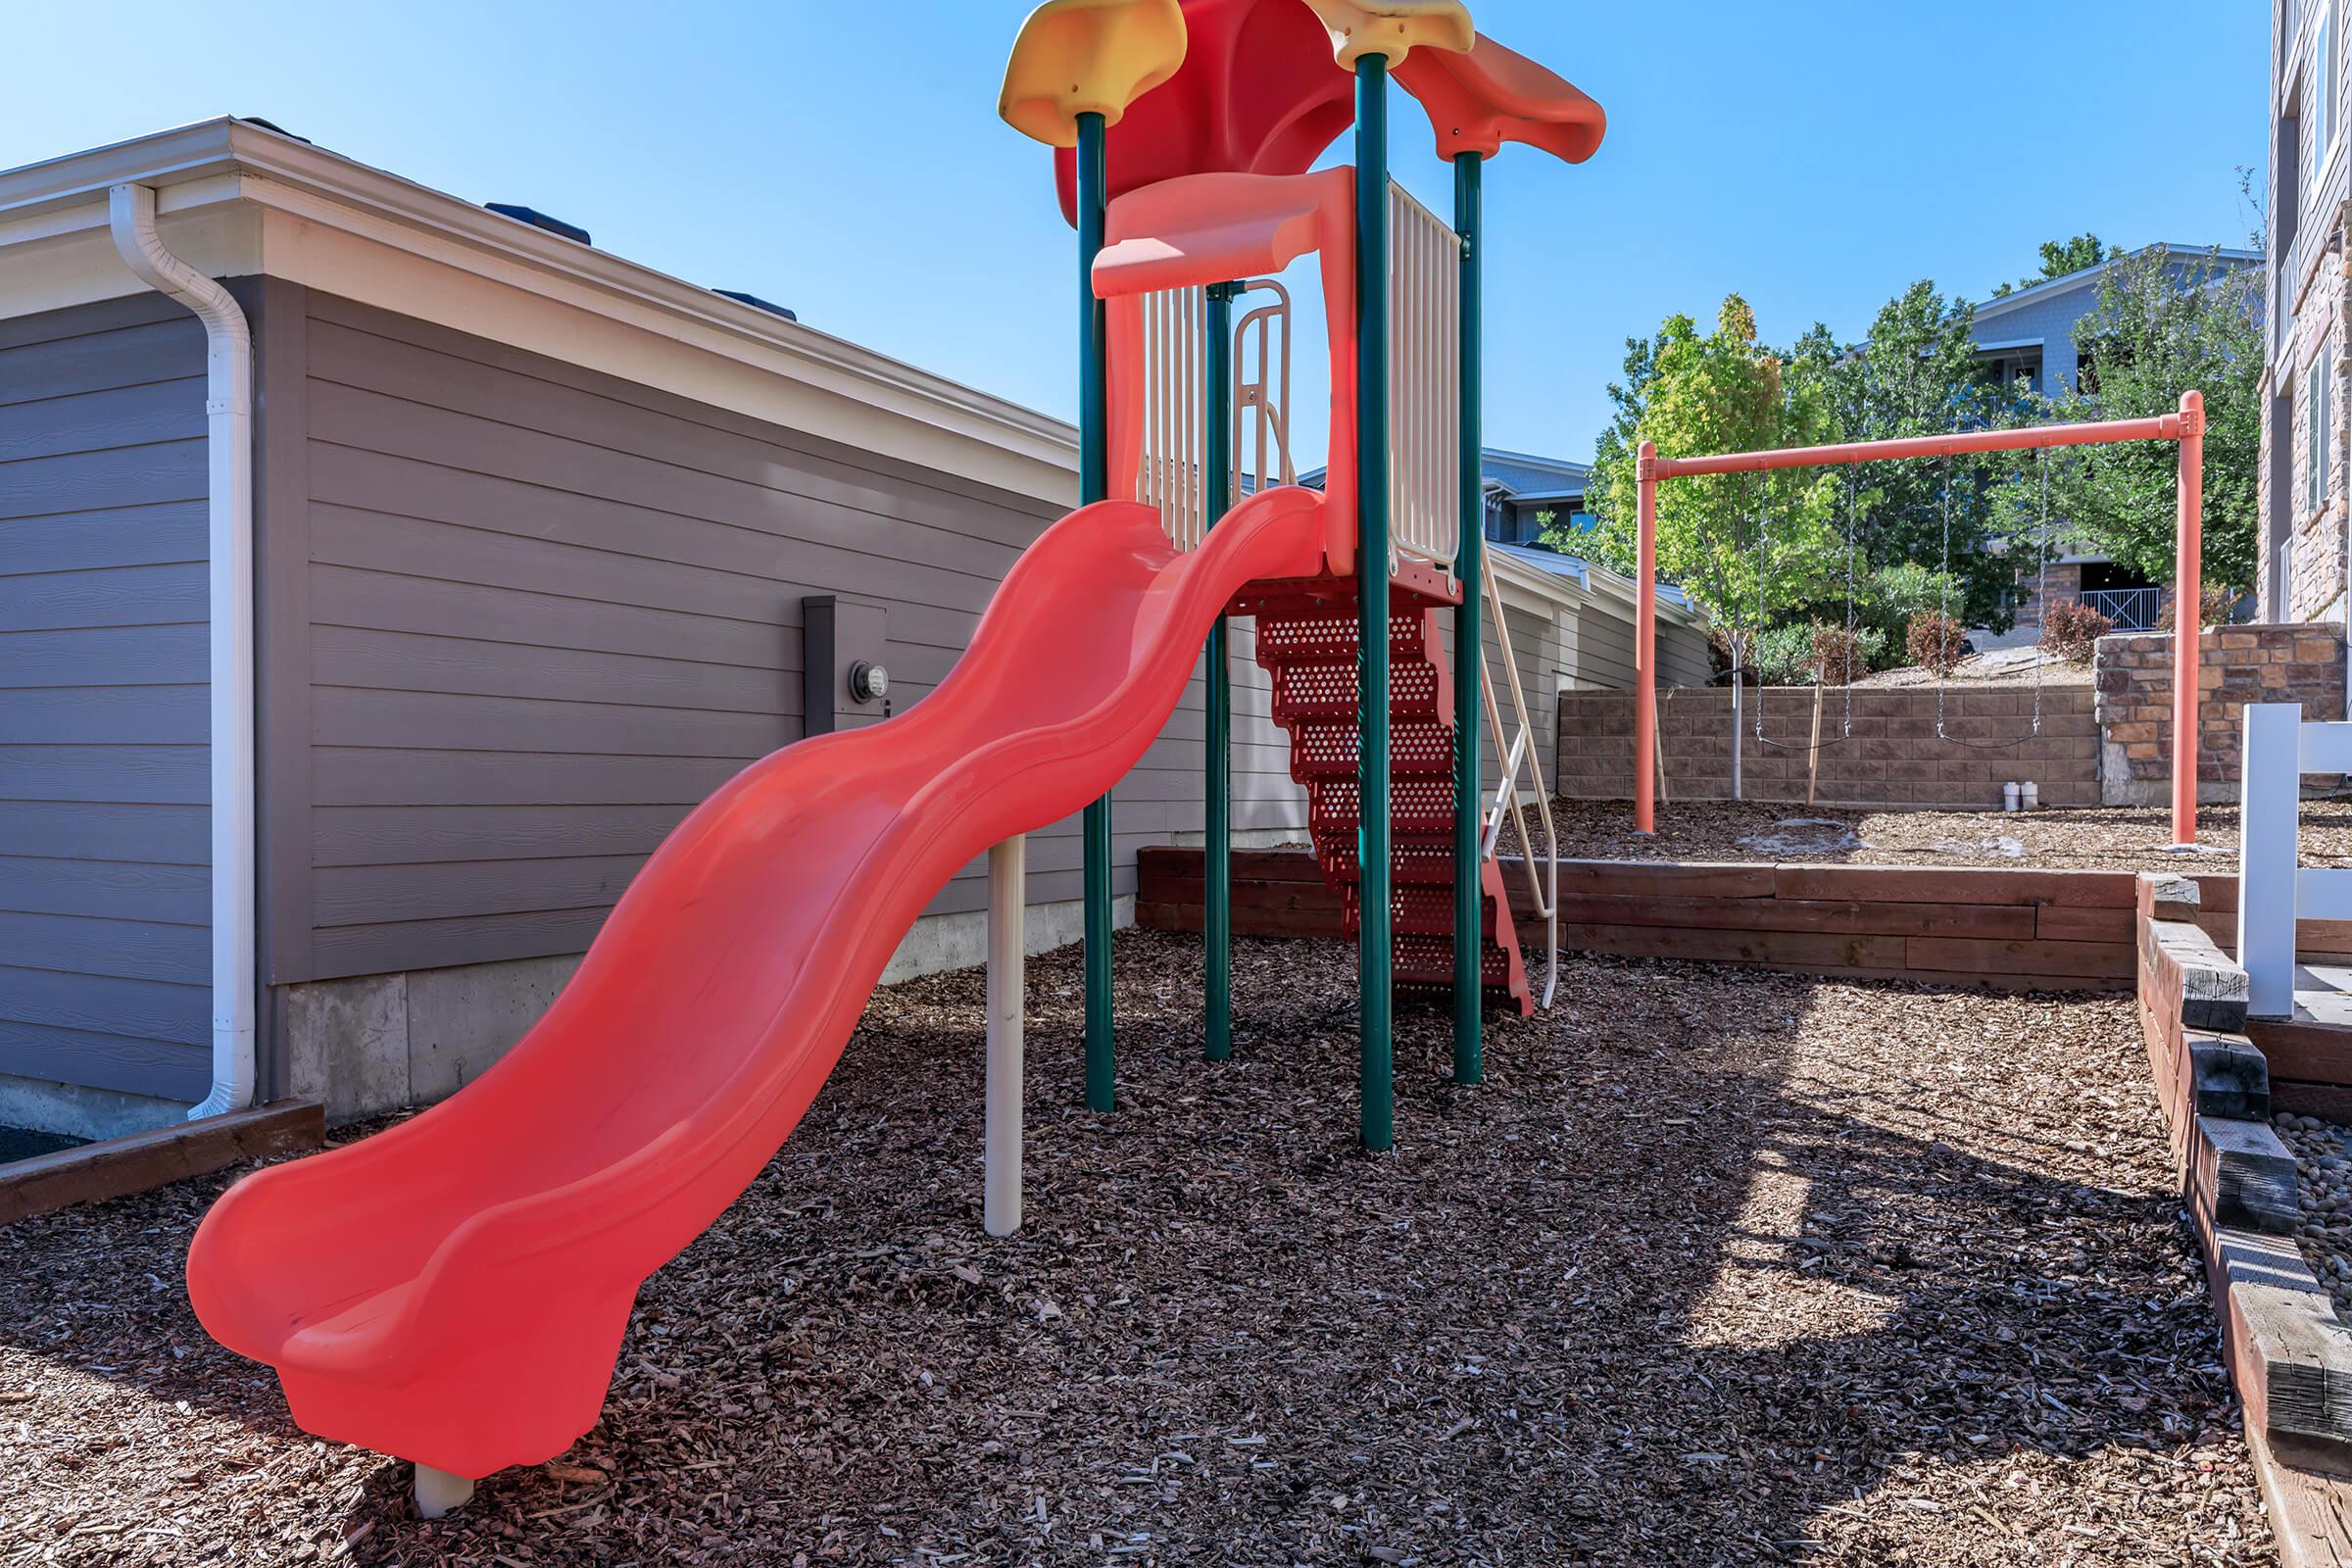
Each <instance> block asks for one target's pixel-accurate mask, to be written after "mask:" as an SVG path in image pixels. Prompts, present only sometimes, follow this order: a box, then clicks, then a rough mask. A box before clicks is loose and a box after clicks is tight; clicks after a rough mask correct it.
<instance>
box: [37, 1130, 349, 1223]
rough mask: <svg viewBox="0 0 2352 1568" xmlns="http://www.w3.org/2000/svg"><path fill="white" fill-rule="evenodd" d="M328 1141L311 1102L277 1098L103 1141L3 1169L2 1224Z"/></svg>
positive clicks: (163, 1184) (42, 1156) (315, 1146)
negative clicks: (201, 1118)
mask: <svg viewBox="0 0 2352 1568" xmlns="http://www.w3.org/2000/svg"><path fill="white" fill-rule="evenodd" d="M325 1142H326V1113H325V1111H324V1110H323V1109H322V1108H320V1106H319V1104H318V1103H317V1102H315V1101H309V1100H279V1101H273V1102H271V1103H269V1104H267V1105H255V1106H254V1107H252V1108H251V1109H249V1110H237V1111H231V1112H229V1113H228V1114H227V1115H224V1116H208V1117H206V1118H205V1119H204V1120H202V1121H188V1122H175V1123H173V1124H172V1126H169V1127H157V1128H154V1129H152V1130H150V1131H148V1132H143V1133H131V1134H129V1135H128V1136H127V1137H123V1138H109V1139H107V1140H106V1141H105V1142H103V1143H96V1144H83V1145H81V1146H79V1147H78V1148H74V1149H61V1150H59V1151H57V1152H55V1153H50V1154H35V1155H33V1156H32V1157H31V1158H30V1159H20V1160H15V1161H13V1162H11V1163H9V1164H6V1165H0V1225H6V1224H9V1223H10V1222H12V1221H14V1220H20V1219H24V1218H25V1217H26V1216H27V1215H31V1214H46V1213H48V1212H49V1211H50V1210H51V1209H57V1208H64V1207H66V1206H67V1205H68V1204H72V1203H89V1202H95V1201H98V1200H99V1199H102V1198H122V1197H123V1196H125V1195H126V1194H130V1193H143V1192H146V1191H148V1190H149V1189H151V1188H156V1187H162V1186H165V1185H167V1184H169V1183H172V1182H175V1181H180V1180H182V1179H184V1178H186V1177H189V1176H202V1175H205V1174H207V1173H208V1172H211V1171H216V1170H222V1169H225V1168H226V1167H228V1166H230V1165H234V1164H237V1163H239V1162H241V1161H244V1160H248V1159H259V1158H261V1157H262V1156H264V1155H266V1154H290V1153H295V1152H300V1151H302V1150H306V1149H317V1148H319V1147H320V1146H321V1145H323V1144H324V1143H325Z"/></svg>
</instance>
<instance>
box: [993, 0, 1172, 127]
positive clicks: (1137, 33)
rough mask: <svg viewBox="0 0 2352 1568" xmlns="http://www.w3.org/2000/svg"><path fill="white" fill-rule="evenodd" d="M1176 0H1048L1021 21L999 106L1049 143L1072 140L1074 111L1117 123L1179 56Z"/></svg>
mask: <svg viewBox="0 0 2352 1568" xmlns="http://www.w3.org/2000/svg"><path fill="white" fill-rule="evenodd" d="M1184 44H1185V29H1184V11H1183V9H1182V8H1181V7H1180V6H1179V5H1178V4H1177V0H1046V3H1045V4H1044V5H1041V6H1039V7H1038V8H1037V9H1036V10H1035V11H1032V12H1030V13H1029V20H1028V21H1026V22H1024V23H1022V24H1021V32H1020V36H1019V37H1018V38H1016V39H1014V40H1013V45H1012V57H1011V58H1010V59H1009V60H1007V61H1006V62H1005V86H1004V88H1003V90H1002V91H1000V92H999V93H998V94H997V113H998V114H1000V115H1002V116H1003V117H1004V118H1005V123H1006V124H1008V125H1010V126H1011V127H1012V128H1013V129H1015V130H1017V131H1019V132H1020V133H1021V134H1022V135H1024V136H1029V137H1034V138H1035V139H1036V140H1038V141H1042V142H1044V143H1045V144H1046V145H1047V146H1049V147H1072V146H1075V145H1077V142H1078V117H1079V116H1080V115H1083V114H1098V115H1101V116H1102V117H1103V123H1104V124H1106V125H1115V124H1117V123H1119V117H1120V116H1121V115H1123V114H1125V113H1126V112H1127V106H1128V105H1129V104H1131V103H1133V102H1135V101H1136V100H1137V99H1138V98H1141V97H1142V96H1143V95H1144V94H1146V93H1148V92H1150V91H1151V90H1152V88H1154V87H1156V86H1158V85H1159V84H1160V83H1161V82H1163V81H1165V80H1167V79H1168V78H1169V77H1170V76H1173V75H1174V74H1176V68H1177V67H1179V66H1181V65H1183V64H1184Z"/></svg>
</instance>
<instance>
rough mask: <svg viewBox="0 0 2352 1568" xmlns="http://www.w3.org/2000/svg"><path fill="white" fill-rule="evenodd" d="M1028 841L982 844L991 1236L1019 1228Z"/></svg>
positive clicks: (984, 1187) (984, 1182)
mask: <svg viewBox="0 0 2352 1568" xmlns="http://www.w3.org/2000/svg"><path fill="white" fill-rule="evenodd" d="M1028 862H1029V841H1028V840H1027V839H1025V838H1010V839H1006V840H1005V842H1004V843H1002V844H999V845H997V846H995V847H994V848H992V849H991V850H990V851H989V852H988V1082H987V1088H986V1089H985V1090H984V1091H983V1101H984V1104H985V1110H984V1116H985V1119H986V1124H987V1125H986V1131H985V1132H983V1133H982V1135H981V1142H982V1146H983V1150H984V1152H983V1154H982V1158H981V1165H982V1172H981V1195H980V1223H981V1226H982V1228H984V1229H985V1230H986V1231H987V1232H988V1234H989V1235H991V1236H1010V1235H1011V1234H1012V1233H1013V1232H1014V1231H1017V1230H1019V1229H1020V1228H1021V1046H1022V1042H1021V1034H1022V1025H1023V1021H1024V1008H1023V1000H1024V999H1023V991H1024V989H1025V985H1026V981H1027V973H1026V968H1027V962H1028V956H1027V944H1026V942H1025V935H1026V933H1025V931H1024V929H1023V928H1024V926H1025V925H1026V923H1027V918H1028V912H1029V911H1028V904H1029V900H1028V891H1027V889H1028Z"/></svg>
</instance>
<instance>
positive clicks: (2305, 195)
mask: <svg viewBox="0 0 2352 1568" xmlns="http://www.w3.org/2000/svg"><path fill="white" fill-rule="evenodd" d="M2324 9H2325V10H2328V11H2331V12H2332V13H2333V22H2332V25H2331V27H2330V29H2329V41H2330V44H2331V48H2330V51H2329V52H2330V54H2331V55H2332V67H2331V69H2330V70H2328V71H2327V72H2322V71H2321V69H2320V67H2319V63H2318V59H2317V56H2318V50H2319V38H2318V33H2317V29H2316V27H2315V26H2313V25H2311V22H2312V19H2313V18H2315V17H2316V16H2317V15H2319V14H2320V13H2321V12H2322V11H2323V10H2324ZM2273 19H2274V25H2273V31H2274V40H2273V41H2274V57H2273V66H2272V82H2271V111H2272V119H2271V131H2272V157H2271V166H2272V167H2271V189H2270V197H2271V199H2270V205H2269V216H2270V224H2271V228H2270V235H2269V241H2270V243H2269V247H2268V249H2269V254H2270V257H2271V267H2272V276H2271V287H2270V310H2271V321H2272V349H2271V361H2270V367H2269V373H2268V376H2267V378H2266V382H2267V387H2268V393H2269V402H2268V404H2267V406H2266V408H2265V410H2264V416H2265V417H2264V419H2263V426H2262V440H2263V453H2262V461H2261V463H2260V466H2259V467H2258V470H2257V481H2256V483H2257V488H2258V492H2259V504H2260V508H2261V535H2262V571H2261V578H2262V580H2261V582H2260V583H2259V584H2258V585H2257V592H2258V596H2259V601H2260V613H2261V614H2262V616H2263V618H2264V619H2266V620H2271V621H2284V620H2316V619H2322V618H2326V619H2332V620H2341V619H2343V618H2344V615H2345V613H2346V608H2347V607H2346V605H2345V600H2344V591H2345V568H2346V561H2345V555H2344V549H2345V545H2344V530H2345V524H2346V513H2345V494H2344V492H2345V484H2344V474H2343V471H2342V462H2343V451H2344V432H2345V429H2346V424H2345V410H2344V403H2345V401H2346V397H2345V393H2346V390H2347V388H2346V383H2345V378H2344V375H2343V372H2342V362H2343V359H2344V355H2345V347H2346V345H2345V342H2344V335H2343V282H2342V275H2341V274H2342V266H2341V263H2342V255H2341V250H2340V247H2341V243H2342V231H2341V224H2340V223H2339V222H2338V221H2337V218H2336V215H2337V214H2338V213H2339V212H2340V211H2341V209H2342V206H2343V203H2344V201H2345V199H2346V197H2347V195H2352V133H2347V131H2346V128H2345V125H2344V117H2345V110H2346V108H2347V107H2348V106H2352V94H2348V93H2347V89H2346V83H2345V79H2344V78H2345V70H2344V62H2345V59H2346V53H2345V45H2344V33H2345V27H2346V23H2347V20H2348V19H2347V17H2346V16H2345V15H2344V8H2343V7H2342V6H2341V5H2340V4H2338V5H2334V6H2329V7H2323V6H2321V5H2319V4H2316V3H2313V0H2303V3H2301V4H2300V5H2282V6H2275V7H2274V11H2273ZM2323 75H2326V76H2330V77H2332V82H2333V91H2332V93H2331V94H2329V97H2330V99H2331V103H2332V109H2331V110H2330V112H2329V113H2328V114H2327V115H2326V116H2324V117H2319V116H2314V115H2313V114H2312V113H2311V108H2312V105H2313V103H2314V102H2315V100H2316V99H2317V97H2318V96H2319V94H2320V87H2319V82H2320V80H2321V79H2322V77H2323ZM2323 121H2324V123H2326V124H2327V126H2328V127H2329V140H2330V142H2331V143H2332V146H2333V151H2332V153H2331V154H2327V155H2325V156H2323V155H2322V150H2321V149H2320V148H2319V147H2318V146H2316V145H2315V143H2316V142H2317V141H2318V139H2319V124H2320V123H2322V122H2323ZM2315 366H2317V367H2319V368H2320V370H2321V376H2322V379H2323V381H2324V383H2325V384H2326V391H2325V394H2324V401H2325V404H2326V414H2327V418H2326V421H2325V428H2324V430H2323V432H2322V435H2323V441H2322V447H2323V457H2322V459H2321V464H2322V471H2321V476H2320V484H2319V490H2320V499H2319V501H2318V504H2317V505H2315V504H2314V502H2313V496H2312V468H2313V464H2312V456H2311V448H2310V437H2311V433H2312V423H2313V417H2314V414H2315V407H2314V402H2315V400H2314V398H2313V395H2312V385H2311V371H2312V368H2314V367H2315Z"/></svg>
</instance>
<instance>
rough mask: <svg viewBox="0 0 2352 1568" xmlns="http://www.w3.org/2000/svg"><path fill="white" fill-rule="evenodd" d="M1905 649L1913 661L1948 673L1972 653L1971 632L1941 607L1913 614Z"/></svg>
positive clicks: (1905, 637) (1940, 672)
mask: <svg viewBox="0 0 2352 1568" xmlns="http://www.w3.org/2000/svg"><path fill="white" fill-rule="evenodd" d="M1903 649H1904V651H1905V652H1906V653H1908V654H1909V655H1910V656H1911V662H1913V663H1914V664H1918V665H1921V666H1923V667H1925V668H1928V669H1932V670H1934V671H1935V672H1936V674H1938V675H1948V674H1950V673H1951V672H1952V668H1953V666H1954V665H1956V664H1958V663H1959V662H1960V661H1962V660H1963V659H1966V658H1967V657H1968V633H1967V632H1965V631H1963V630H1961V629H1960V623H1959V622H1958V621H1956V620H1954V619H1953V618H1952V617H1951V616H1949V615H1946V614H1943V613H1940V612H1938V611H1933V610H1931V611H1929V612H1927V613H1924V614H1918V615H1913V616H1912V617H1911V625H1910V628H1909V630H1907V631H1906V632H1905V633H1904V635H1903Z"/></svg>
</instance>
